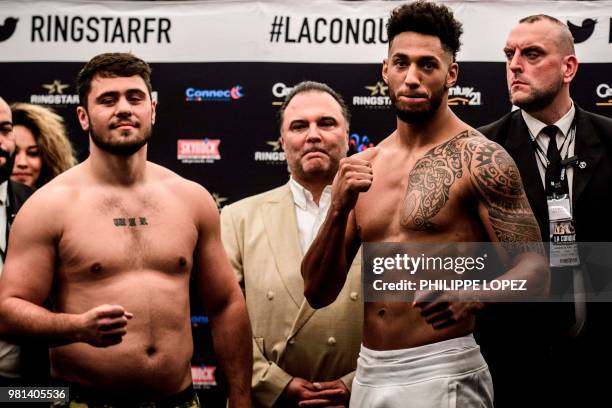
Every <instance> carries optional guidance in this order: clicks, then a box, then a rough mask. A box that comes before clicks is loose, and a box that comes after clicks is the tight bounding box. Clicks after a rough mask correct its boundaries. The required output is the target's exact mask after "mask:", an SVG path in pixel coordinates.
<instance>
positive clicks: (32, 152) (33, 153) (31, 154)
mask: <svg viewBox="0 0 612 408" xmlns="http://www.w3.org/2000/svg"><path fill="white" fill-rule="evenodd" d="M26 154H27V155H28V156H29V157H39V156H40V150H38V148H36V149H29V150H28V151H27V152H26Z"/></svg>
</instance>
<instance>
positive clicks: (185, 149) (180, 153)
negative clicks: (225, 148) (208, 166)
mask: <svg viewBox="0 0 612 408" xmlns="http://www.w3.org/2000/svg"><path fill="white" fill-rule="evenodd" d="M220 143H221V140H220V139H209V138H206V139H179V140H177V153H176V158H177V159H178V160H180V161H181V163H188V164H189V163H213V162H214V161H215V160H219V159H221V154H220V153H219V144H220Z"/></svg>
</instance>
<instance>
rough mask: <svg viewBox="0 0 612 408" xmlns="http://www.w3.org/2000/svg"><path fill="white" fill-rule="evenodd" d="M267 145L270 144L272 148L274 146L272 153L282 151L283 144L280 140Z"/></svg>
mask: <svg viewBox="0 0 612 408" xmlns="http://www.w3.org/2000/svg"><path fill="white" fill-rule="evenodd" d="M266 143H267V144H269V145H270V146H272V151H273V152H278V151H279V150H280V149H281V142H280V140H270V141H268V142H266Z"/></svg>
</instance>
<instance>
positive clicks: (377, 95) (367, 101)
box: [353, 81, 391, 108]
mask: <svg viewBox="0 0 612 408" xmlns="http://www.w3.org/2000/svg"><path fill="white" fill-rule="evenodd" d="M364 88H365V89H367V90H368V91H369V92H370V94H369V95H355V96H353V105H354V106H363V107H366V108H386V107H389V106H391V98H389V96H388V95H387V92H388V91H389V87H388V86H387V85H385V83H384V82H383V81H378V82H376V84H374V85H369V86H364Z"/></svg>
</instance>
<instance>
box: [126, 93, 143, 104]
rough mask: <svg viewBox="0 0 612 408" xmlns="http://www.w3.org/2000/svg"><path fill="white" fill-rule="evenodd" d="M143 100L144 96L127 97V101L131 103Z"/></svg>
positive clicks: (133, 95)
mask: <svg viewBox="0 0 612 408" xmlns="http://www.w3.org/2000/svg"><path fill="white" fill-rule="evenodd" d="M143 99H144V96H142V95H140V94H132V95H130V96H128V101H130V102H133V103H139V102H142V100H143Z"/></svg>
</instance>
